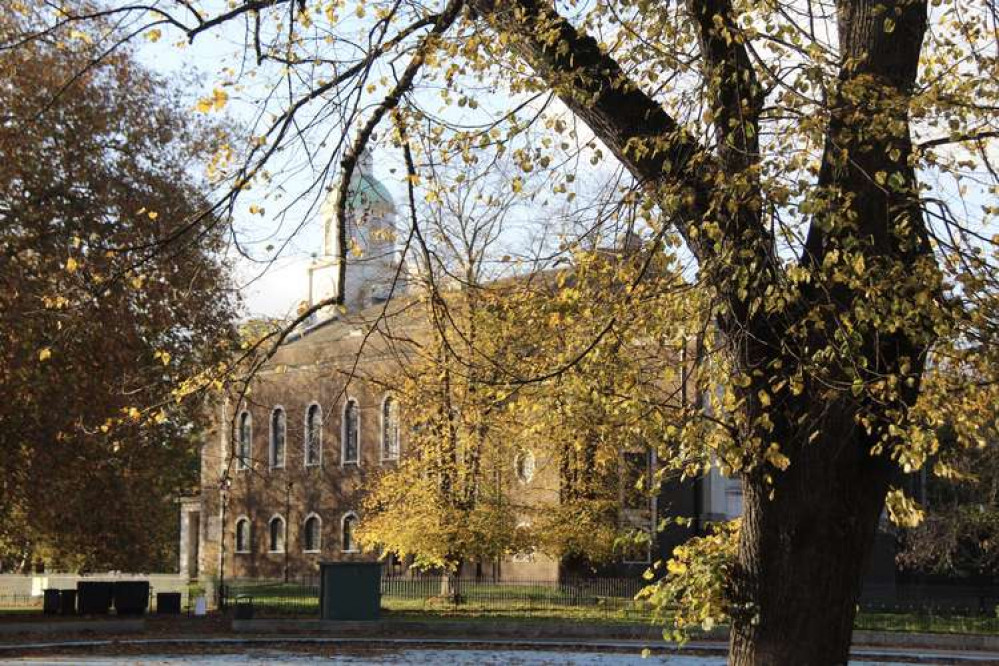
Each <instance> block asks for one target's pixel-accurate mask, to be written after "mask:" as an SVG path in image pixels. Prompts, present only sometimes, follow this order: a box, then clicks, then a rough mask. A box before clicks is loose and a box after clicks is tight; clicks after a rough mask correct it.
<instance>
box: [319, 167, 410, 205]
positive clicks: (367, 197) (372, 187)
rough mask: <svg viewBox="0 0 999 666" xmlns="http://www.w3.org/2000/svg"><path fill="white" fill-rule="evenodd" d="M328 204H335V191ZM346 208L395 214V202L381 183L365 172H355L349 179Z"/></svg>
mask: <svg viewBox="0 0 999 666" xmlns="http://www.w3.org/2000/svg"><path fill="white" fill-rule="evenodd" d="M330 203H332V204H334V205H335V203H336V191H335V190H334V192H333V195H332V196H331V197H330ZM347 207H348V209H350V210H354V211H357V210H365V211H368V212H370V213H392V212H395V202H394V201H393V200H392V195H391V194H389V191H388V189H387V188H386V187H385V186H384V185H382V183H381V182H380V181H379V180H378V179H377V178H375V177H374V176H372V175H371V174H370V173H367V172H366V171H360V172H358V171H355V172H354V177H353V178H351V183H350V189H349V190H347Z"/></svg>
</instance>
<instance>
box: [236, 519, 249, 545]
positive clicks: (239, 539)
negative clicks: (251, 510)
mask: <svg viewBox="0 0 999 666" xmlns="http://www.w3.org/2000/svg"><path fill="white" fill-rule="evenodd" d="M236 552H237V553H248V552H250V519H249V518H247V517H245V516H243V517H241V518H239V519H238V520H237V521H236Z"/></svg>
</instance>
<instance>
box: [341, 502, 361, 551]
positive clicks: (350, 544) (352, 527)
mask: <svg viewBox="0 0 999 666" xmlns="http://www.w3.org/2000/svg"><path fill="white" fill-rule="evenodd" d="M356 530H357V514H356V513H354V512H353V511H351V512H350V513H347V514H345V515H344V517H343V525H342V526H341V533H342V534H343V543H342V544H341V548H342V549H343V552H345V553H356V552H357V550H358V549H357V541H356V534H355V532H356Z"/></svg>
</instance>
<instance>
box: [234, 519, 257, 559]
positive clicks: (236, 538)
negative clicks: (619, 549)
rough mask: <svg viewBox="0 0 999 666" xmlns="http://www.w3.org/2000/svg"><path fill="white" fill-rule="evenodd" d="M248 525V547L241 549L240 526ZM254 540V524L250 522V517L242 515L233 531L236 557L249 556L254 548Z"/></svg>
mask: <svg viewBox="0 0 999 666" xmlns="http://www.w3.org/2000/svg"><path fill="white" fill-rule="evenodd" d="M243 523H246V547H245V548H240V547H239V526H240V525H241V524H243ZM252 539H253V523H252V522H250V517H249V516H246V515H241V516H238V517H237V518H236V523H235V526H234V529H233V531H232V552H233V553H235V554H236V555H247V554H249V552H250V550H251V548H252V546H251V544H252Z"/></svg>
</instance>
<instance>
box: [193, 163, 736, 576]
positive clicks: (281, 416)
mask: <svg viewBox="0 0 999 666" xmlns="http://www.w3.org/2000/svg"><path fill="white" fill-rule="evenodd" d="M335 196H336V194H335V193H334V194H333V195H332V196H331V198H330V200H328V201H327V202H326V203H325V205H324V206H323V207H322V212H321V215H322V218H323V223H324V231H325V233H324V242H323V247H322V253H321V256H319V257H318V258H316V259H315V260H314V261H313V262H312V265H311V266H309V268H308V285H309V286H308V294H306V295H305V296H306V302H307V303H308V304H309V305H310V306H312V305H315V304H317V303H320V302H322V301H323V300H325V299H327V298H329V297H330V296H331V295H332V294H334V293H336V290H337V287H338V285H337V279H338V274H339V271H338V268H339V261H340V259H339V256H340V252H339V249H340V248H339V247H338V244H337V243H338V234H337V233H336V222H335V210H336V208H337V206H336V203H337V202H336V200H335ZM348 197H349V200H348V202H347V206H346V210H347V213H348V214H347V219H346V220H345V222H346V224H347V226H348V229H347V231H348V233H347V237H348V238H349V239H350V241H349V242H350V243H351V245H350V247H348V252H347V257H348V258H347V265H346V281H345V297H346V298H345V306H346V307H345V310H346V311H345V312H342V311H338V310H336V309H334V308H324V309H323V310H320V311H319V312H317V313H316V314H315V315H314V316H313V317H311V318H310V320H309V321H307V322H306V323H305V324H304V325H303V326H302V327H301V330H299V331H297V332H296V333H295V334H294V335H293V336H292V337H290V338H289V339H288V340H287V341H285V343H284V344H283V345H282V346H281V347H280V348H279V349H278V351H277V353H276V354H275V355H274V356H273V357H272V358H271V359H270V360H269V361H268V362H267V363H266V365H265V366H264V367H263V368H262V369H261V370H260V372H259V373H258V375H257V376H256V378H255V379H254V381H253V384H252V386H251V387H250V389H249V391H248V392H247V393H246V395H245V396H243V397H242V399H240V398H239V396H233V395H230V396H228V397H225V398H222V399H220V400H219V402H218V403H217V404H216V406H215V413H214V423H215V428H214V430H213V431H212V432H210V433H209V434H208V435H206V438H205V441H204V442H203V444H202V448H201V477H200V492H199V494H198V495H197V496H196V497H191V498H185V499H184V500H182V501H181V521H180V523H181V524H180V560H181V564H180V567H181V573H182V574H186V575H187V576H189V577H190V578H192V579H195V578H201V579H202V580H205V581H211V580H214V579H217V578H218V577H219V576H220V574H221V575H223V576H224V578H226V579H230V580H231V579H234V578H260V579H264V578H267V579H282V578H284V579H298V578H300V577H302V576H308V575H312V574H314V573H315V572H316V571H317V570H318V563H319V562H320V561H349V560H357V559H362V560H374V559H376V555H375V554H372V553H365V552H361V551H360V549H359V547H358V544H357V540H356V538H355V532H356V530H357V528H358V526H359V525H360V524H361V523H362V522H363V521H364V515H363V512H362V510H361V506H362V501H361V500H362V498H363V495H364V492H365V489H366V487H369V484H370V480H371V478H372V476H373V475H374V474H376V473H377V471H378V470H379V469H380V468H382V467H383V466H385V465H393V464H396V463H397V461H398V460H399V459H400V457H403V456H405V455H406V453H407V452H406V437H405V433H406V432H407V429H406V428H405V427H403V424H401V423H400V410H399V406H398V403H397V401H396V400H395V398H394V397H393V392H392V386H390V385H386V383H385V382H384V381H383V380H379V379H377V378H378V377H384V376H386V374H387V373H386V371H390V370H391V366H392V364H397V363H399V362H400V355H399V354H398V353H397V351H396V350H395V349H393V343H392V341H393V340H399V339H406V338H410V339H412V338H419V337H420V336H421V335H425V332H426V329H427V322H425V321H424V320H422V319H421V318H420V317H419V316H416V315H414V314H412V313H408V312H406V311H404V309H403V308H402V307H401V306H400V305H399V303H401V302H403V301H404V300H405V299H404V298H401V297H402V296H404V294H405V290H406V288H407V285H406V283H407V279H408V273H407V270H406V267H405V266H404V265H402V264H401V262H402V259H401V256H400V252H399V249H398V247H397V243H396V238H397V229H396V221H397V220H396V218H397V211H396V208H395V205H394V203H393V201H392V197H391V196H390V194H389V192H388V190H387V189H386V188H385V186H384V185H383V184H382V183H380V182H379V181H378V180H377V179H376V178H375V176H374V173H373V168H372V162H371V158H370V155H368V154H365V155H364V156H363V157H362V159H361V160H359V162H358V168H357V169H355V173H354V177H353V179H352V181H351V186H350V188H349V191H348ZM289 297H292V295H290V294H289ZM379 327H381V328H380V330H384V329H385V327H390V333H391V334H390V335H372V334H370V332H371V331H372V330H373V329H374V328H379ZM647 464H648V465H650V466H651V465H654V464H655V461H654V460H649V461H648V462H647ZM536 466H537V465H536V461H535V460H533V458H532V457H531V456H521V457H519V458H518V460H517V461H516V462H515V469H516V475H517V481H518V486H517V487H518V488H519V492H523V493H532V492H533V493H535V495H536V497H537V500H536V501H542V502H543V501H552V502H557V501H558V493H557V492H554V493H551V492H548V494H547V495H546V494H545V493H544V492H542V491H541V490H540V483H539V479H538V477H539V476H540V475H538V474H536ZM649 471H651V470H649ZM532 485H534V486H536V488H535V489H532ZM556 486H557V483H556ZM628 511H629V512H630V513H628V519H629V520H631V519H634V520H638V521H640V522H642V523H644V525H646V526H648V529H649V531H650V532H651V533H653V534H654V533H655V525H656V524H657V523H658V519H659V518H661V517H663V516H662V515H661V514H663V513H665V512H668V513H675V514H676V515H681V516H685V517H693V518H694V527H693V528H692V529H694V530H696V529H697V525H699V524H700V525H703V524H704V523H705V522H707V521H715V520H721V519H726V518H730V517H734V516H737V515H738V514H739V513H740V512H741V489H740V487H739V484H738V483H737V482H735V481H732V480H729V479H725V478H723V477H721V476H720V475H718V474H717V473H712V474H711V475H709V476H707V477H705V478H702V479H697V480H694V481H689V482H686V483H683V484H679V483H677V484H667V485H666V486H665V487H664V488H663V489H662V490H661V492H660V493H659V494H658V495H657V496H656V497H653V498H651V502H650V503H649V505H648V506H641V507H638V508H635V507H630V508H629V509H628ZM671 529H672V531H667V532H665V533H661V534H658V535H656V537H655V545H654V547H653V548H651V549H650V550H649V551H648V552H645V553H642V554H640V555H638V556H633V557H632V558H631V560H630V561H622V562H621V563H620V567H618V568H617V569H615V574H616V575H621V574H629V575H631V574H634V575H638V574H640V573H641V572H642V571H643V570H644V569H645V568H646V566H647V565H648V563H649V562H650V561H652V560H654V559H658V558H659V557H662V556H668V554H669V553H670V552H671V551H672V548H673V547H674V546H675V545H676V544H677V543H679V542H680V541H682V540H684V539H685V538H687V536H689V534H690V532H689V531H686V530H682V529H681V528H679V527H674V528H671ZM485 564H486V565H487V566H485V567H483V563H479V564H478V566H477V567H476V568H475V569H474V570H470V571H468V572H463V573H464V574H466V575H471V574H477V575H486V576H490V577H493V578H495V579H498V580H518V579H519V580H557V579H558V578H559V577H560V576H562V575H564V572H565V569H564V564H563V563H561V562H558V561H555V560H553V559H551V558H547V557H543V556H540V555H538V556H534V555H532V556H516V555H511V556H510V557H508V558H504V560H503V561H500V562H492V563H485ZM385 567H386V573H388V574H398V575H403V574H404V573H405V567H404V563H402V562H399V561H396V560H394V559H389V560H386V562H385Z"/></svg>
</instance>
